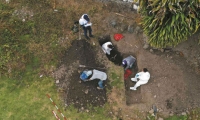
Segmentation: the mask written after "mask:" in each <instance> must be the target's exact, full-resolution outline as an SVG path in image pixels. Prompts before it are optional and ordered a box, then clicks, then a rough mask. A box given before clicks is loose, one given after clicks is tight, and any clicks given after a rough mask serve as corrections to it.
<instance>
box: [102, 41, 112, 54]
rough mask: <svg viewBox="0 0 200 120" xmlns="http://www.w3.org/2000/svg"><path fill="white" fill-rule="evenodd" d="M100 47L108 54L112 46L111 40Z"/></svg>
mask: <svg viewBox="0 0 200 120" xmlns="http://www.w3.org/2000/svg"><path fill="white" fill-rule="evenodd" d="M101 47H102V50H103V52H104V53H105V54H107V55H110V51H111V50H112V49H113V48H114V46H113V45H112V43H111V42H106V43H104V44H103V45H102V46H101Z"/></svg>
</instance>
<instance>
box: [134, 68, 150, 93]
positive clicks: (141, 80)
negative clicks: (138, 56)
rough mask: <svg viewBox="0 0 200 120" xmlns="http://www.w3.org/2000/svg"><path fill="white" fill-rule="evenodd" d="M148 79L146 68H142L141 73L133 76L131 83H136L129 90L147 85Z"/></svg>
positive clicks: (148, 74)
mask: <svg viewBox="0 0 200 120" xmlns="http://www.w3.org/2000/svg"><path fill="white" fill-rule="evenodd" d="M149 79H150V73H149V72H148V70H147V68H143V70H142V72H139V73H137V74H136V75H135V77H134V78H131V81H134V82H137V83H136V84H135V86H134V87H130V89H131V90H136V89H137V87H139V86H140V85H144V84H147V82H148V81H149Z"/></svg>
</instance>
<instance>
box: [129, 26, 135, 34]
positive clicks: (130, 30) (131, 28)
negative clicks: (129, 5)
mask: <svg viewBox="0 0 200 120" xmlns="http://www.w3.org/2000/svg"><path fill="white" fill-rule="evenodd" d="M133 31H134V29H133V25H129V26H128V32H129V33H133Z"/></svg>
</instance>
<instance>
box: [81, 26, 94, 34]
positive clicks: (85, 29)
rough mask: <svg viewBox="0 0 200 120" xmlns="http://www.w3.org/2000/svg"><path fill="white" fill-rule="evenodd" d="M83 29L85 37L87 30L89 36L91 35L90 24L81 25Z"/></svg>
mask: <svg viewBox="0 0 200 120" xmlns="http://www.w3.org/2000/svg"><path fill="white" fill-rule="evenodd" d="M83 31H84V35H85V37H87V31H89V36H92V28H91V26H88V27H84V26H83Z"/></svg>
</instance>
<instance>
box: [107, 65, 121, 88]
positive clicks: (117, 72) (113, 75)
mask: <svg viewBox="0 0 200 120" xmlns="http://www.w3.org/2000/svg"><path fill="white" fill-rule="evenodd" d="M122 73H123V69H122V68H121V67H119V66H115V65H113V66H112V68H110V69H109V71H108V76H109V80H110V85H111V86H114V87H117V88H118V89H123V88H124V82H123V81H122V80H123V77H124V76H122Z"/></svg>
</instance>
